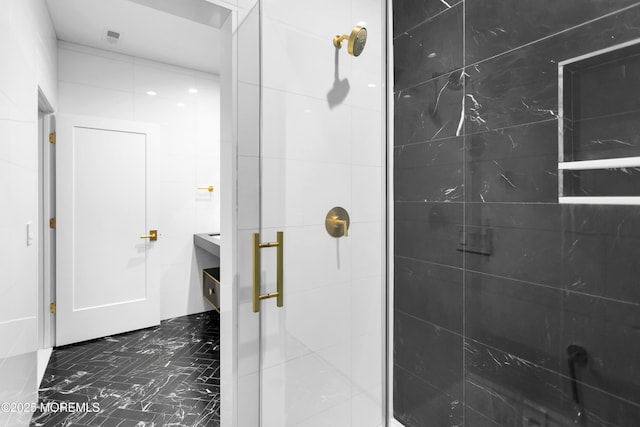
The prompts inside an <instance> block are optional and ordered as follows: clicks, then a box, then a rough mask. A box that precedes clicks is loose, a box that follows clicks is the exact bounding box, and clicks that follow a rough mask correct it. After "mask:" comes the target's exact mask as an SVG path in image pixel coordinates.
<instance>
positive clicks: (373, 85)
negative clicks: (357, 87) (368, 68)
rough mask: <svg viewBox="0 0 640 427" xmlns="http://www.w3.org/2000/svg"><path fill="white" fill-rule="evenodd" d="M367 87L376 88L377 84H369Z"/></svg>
mask: <svg viewBox="0 0 640 427" xmlns="http://www.w3.org/2000/svg"><path fill="white" fill-rule="evenodd" d="M367 86H369V87H376V84H375V83H369V84H368V85H367Z"/></svg>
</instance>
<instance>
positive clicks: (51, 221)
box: [49, 218, 56, 230]
mask: <svg viewBox="0 0 640 427" xmlns="http://www.w3.org/2000/svg"><path fill="white" fill-rule="evenodd" d="M49 228H53V229H54V230H55V228H56V219H55V218H50V219H49Z"/></svg>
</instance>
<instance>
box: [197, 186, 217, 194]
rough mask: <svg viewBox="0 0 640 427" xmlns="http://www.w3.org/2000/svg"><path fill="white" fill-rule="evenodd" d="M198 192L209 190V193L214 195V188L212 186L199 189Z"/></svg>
mask: <svg viewBox="0 0 640 427" xmlns="http://www.w3.org/2000/svg"><path fill="white" fill-rule="evenodd" d="M196 190H207V191H208V192H209V193H213V190H214V188H213V185H210V186H208V187H198V188H196Z"/></svg>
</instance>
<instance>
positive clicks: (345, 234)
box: [334, 217, 349, 237]
mask: <svg viewBox="0 0 640 427" xmlns="http://www.w3.org/2000/svg"><path fill="white" fill-rule="evenodd" d="M334 221H335V223H336V224H337V225H338V226H339V227H342V236H343V237H349V226H348V224H347V221H346V220H343V219H338V217H335V219H334Z"/></svg>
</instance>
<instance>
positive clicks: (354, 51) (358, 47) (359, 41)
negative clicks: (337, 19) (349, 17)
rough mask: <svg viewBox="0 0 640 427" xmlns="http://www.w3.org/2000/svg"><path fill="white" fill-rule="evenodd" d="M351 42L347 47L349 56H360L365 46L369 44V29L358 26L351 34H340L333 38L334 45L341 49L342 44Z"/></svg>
mask: <svg viewBox="0 0 640 427" xmlns="http://www.w3.org/2000/svg"><path fill="white" fill-rule="evenodd" d="M345 40H349V43H348V45H347V51H348V52H349V55H353V56H360V54H361V53H362V51H363V50H364V45H365V44H366V43H367V29H366V28H365V27H363V26H362V25H357V26H355V27H354V28H353V30H351V34H349V35H346V34H342V35H340V34H338V35H336V36H335V37H334V38H333V45H334V46H335V47H336V48H338V49H340V48H341V47H342V42H343V41H345Z"/></svg>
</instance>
